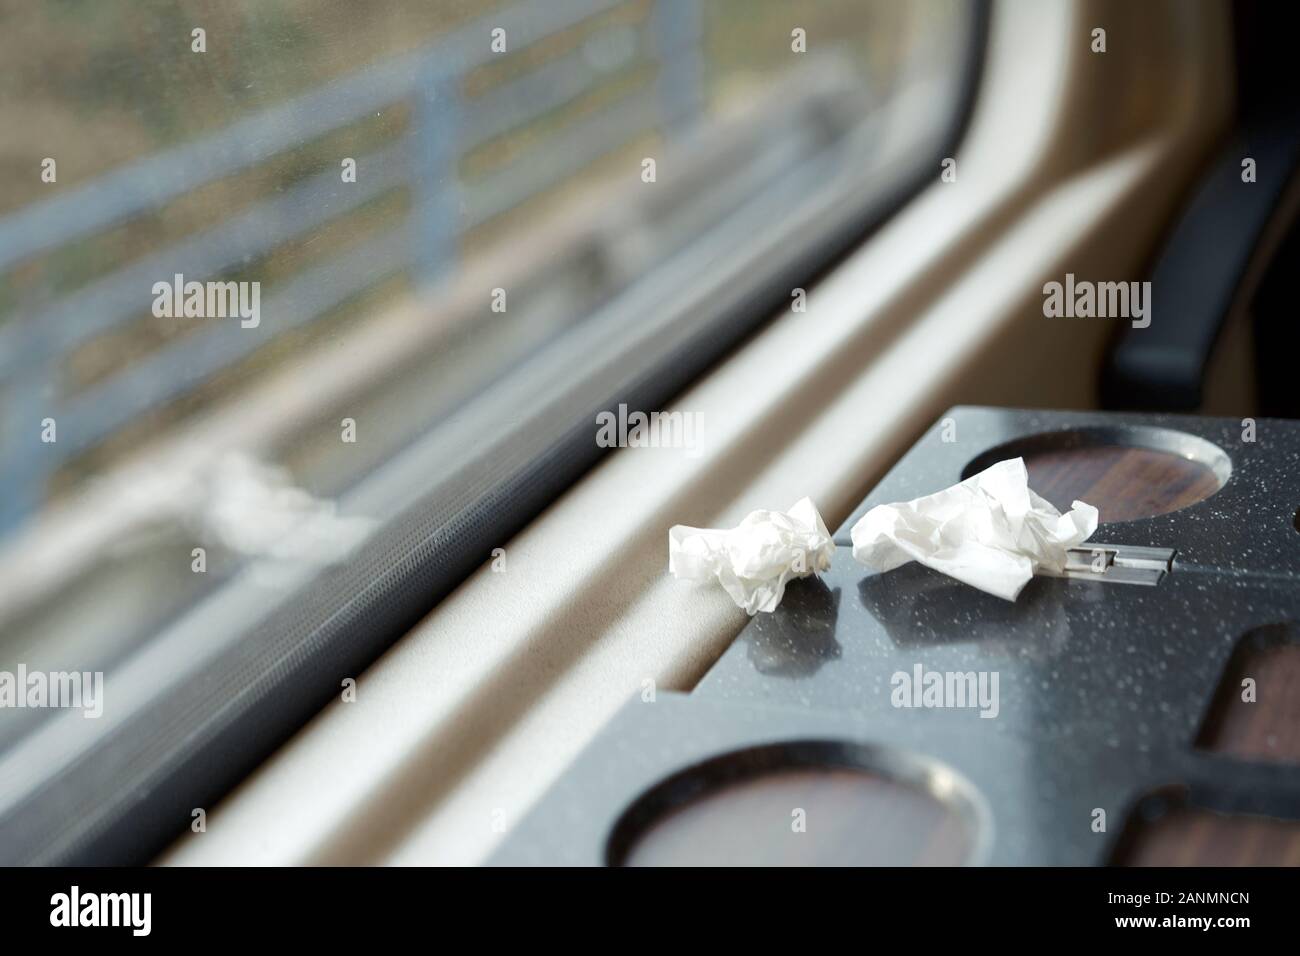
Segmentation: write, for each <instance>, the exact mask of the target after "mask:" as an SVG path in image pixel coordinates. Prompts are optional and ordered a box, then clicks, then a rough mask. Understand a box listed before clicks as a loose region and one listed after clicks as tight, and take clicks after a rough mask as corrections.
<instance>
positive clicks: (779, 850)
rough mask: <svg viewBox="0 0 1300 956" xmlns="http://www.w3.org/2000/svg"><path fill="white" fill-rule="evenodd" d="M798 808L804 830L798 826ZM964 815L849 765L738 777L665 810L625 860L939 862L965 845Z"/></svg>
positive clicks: (949, 861)
mask: <svg viewBox="0 0 1300 956" xmlns="http://www.w3.org/2000/svg"><path fill="white" fill-rule="evenodd" d="M796 811H803V823H804V829H803V831H802V832H799V831H798V830H797V829H796V823H797V822H798V819H797V818H798V814H797V813H796ZM970 845H971V841H970V835H969V833H968V830H967V826H966V822H965V821H964V820H963V819H962V817H961V816H960V814H959V813H958V812H957V811H955V810H954V809H953V808H950V807H948V806H946V805H944V804H943V803H942V802H940V801H939V800H938V799H936V798H935V797H933V796H931V795H930V794H929V793H927V792H925V791H924V790H922V789H919V788H916V787H911V786H908V785H906V784H902V783H898V782H895V781H893V780H890V779H888V778H887V777H884V776H880V775H877V774H872V773H868V772H865V771H861V770H854V769H846V768H835V767H828V768H810V767H799V768H789V769H781V770H773V771H769V772H767V773H764V774H762V775H761V776H755V777H751V778H748V779H743V780H739V781H736V782H733V783H730V784H728V785H726V786H723V787H721V788H719V789H716V790H712V791H708V792H706V793H705V794H703V795H702V796H699V797H697V798H696V799H694V800H692V801H690V802H688V803H686V804H684V805H683V806H680V807H678V808H676V809H674V810H671V811H669V812H668V813H666V814H665V815H664V816H662V817H661V818H659V819H658V820H656V821H655V822H653V823H652V824H651V825H650V826H649V827H648V828H647V829H646V831H645V832H644V833H642V834H641V836H640V838H639V839H638V840H637V841H636V842H635V843H634V844H633V845H632V847H631V849H630V850H629V852H628V854H627V856H626V858H625V860H624V861H623V862H624V865H626V866H814V865H815V866H944V865H957V864H961V863H962V862H964V861H965V859H966V856H967V854H968V853H969V851H970Z"/></svg>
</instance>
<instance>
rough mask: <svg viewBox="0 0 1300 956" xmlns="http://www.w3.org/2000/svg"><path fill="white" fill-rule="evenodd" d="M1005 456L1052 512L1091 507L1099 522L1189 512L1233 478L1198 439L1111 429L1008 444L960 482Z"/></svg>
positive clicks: (1219, 455)
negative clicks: (1018, 462)
mask: <svg viewBox="0 0 1300 956" xmlns="http://www.w3.org/2000/svg"><path fill="white" fill-rule="evenodd" d="M1007 458H1024V460H1025V468H1026V469H1027V470H1028V471H1029V487H1030V488H1032V489H1033V490H1034V491H1036V492H1037V493H1038V494H1040V495H1042V496H1043V497H1044V498H1046V499H1047V500H1048V501H1050V502H1051V503H1052V504H1053V505H1055V506H1056V507H1057V508H1058V509H1060V510H1061V511H1066V510H1068V509H1069V507H1070V505H1071V504H1072V503H1073V502H1074V501H1075V500H1076V499H1077V500H1079V501H1086V502H1087V503H1088V504H1090V505H1093V506H1094V507H1096V508H1097V510H1098V512H1099V513H1100V521H1101V523H1102V524H1110V523H1113V522H1117V521H1133V520H1135V519H1137V518H1150V517H1152V516H1154V515H1162V514H1168V513H1169V512H1171V511H1178V510H1180V509H1182V508H1187V507H1189V506H1191V505H1194V504H1196V503H1197V502H1199V501H1204V500H1205V499H1206V498H1208V497H1210V496H1211V495H1213V494H1214V493H1215V492H1216V491H1218V490H1219V489H1220V488H1222V487H1223V486H1224V485H1225V484H1226V483H1227V481H1228V477H1229V475H1231V473H1232V461H1231V459H1229V458H1228V456H1227V454H1226V453H1224V451H1223V450H1222V449H1221V448H1219V447H1218V446H1217V445H1214V444H1211V443H1210V442H1208V441H1206V440H1205V439H1203V438H1198V437H1197V436H1195V435H1189V434H1187V433H1185V432H1179V431H1174V430H1173V429H1168V428H1150V427H1145V426H1123V425H1116V426H1111V427H1101V428H1075V429H1069V430H1065V431H1059V432H1044V433H1041V434H1038V435H1030V436H1028V437H1026V438H1020V439H1017V440H1015V441H1011V442H1007V443H1006V444H1004V445H999V446H998V447H997V448H993V449H990V450H989V451H987V452H985V453H984V454H982V455H980V456H979V457H978V458H976V459H974V460H973V461H971V462H970V464H968V465H967V466H966V468H965V469H964V470H963V471H962V478H963V479H965V478H969V477H970V476H971V475H974V474H977V473H979V472H981V471H983V470H984V469H985V468H988V467H989V466H990V465H993V464H995V463H996V462H999V461H1003V460H1005V459H1007Z"/></svg>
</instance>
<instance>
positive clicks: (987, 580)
mask: <svg viewBox="0 0 1300 956" xmlns="http://www.w3.org/2000/svg"><path fill="white" fill-rule="evenodd" d="M1096 530H1097V509H1096V508H1094V507H1093V506H1092V505H1089V504H1085V503H1084V502H1082V501H1076V502H1074V505H1073V506H1072V507H1071V509H1070V511H1069V512H1068V513H1066V514H1061V513H1060V512H1059V511H1057V510H1056V508H1054V507H1053V506H1052V504H1051V503H1050V502H1048V501H1045V500H1044V499H1043V498H1040V497H1039V496H1038V495H1036V494H1034V492H1033V490H1032V489H1030V487H1029V473H1028V472H1027V471H1026V470H1025V461H1024V459H1023V458H1010V459H1007V460H1006V461H1000V462H998V463H997V464H996V465H993V466H992V467H990V468H986V469H985V470H984V471H981V472H980V473H979V474H978V475H972V476H971V477H970V478H967V479H966V480H965V481H963V482H961V483H960V484H957V485H953V486H952V487H951V488H946V489H944V490H943V491H939V492H936V493H935V494H932V495H926V496H925V497H922V498H917V499H916V500H914V501H905V502H899V503H896V504H889V505H877V506H876V507H874V508H872V509H871V510H870V511H868V512H867V513H866V514H865V515H863V516H862V519H861V520H860V521H858V523H857V524H855V525H854V526H853V530H852V532H851V534H852V537H853V557H854V558H856V559H857V560H858V561H860V562H861V563H863V564H865V565H867V566H868V567H871V568H875V569H876V570H877V571H889V570H891V569H893V568H896V567H898V566H899V565H900V564H906V563H907V562H908V561H919V562H920V563H921V564H924V565H925V566H926V567H929V568H934V569H935V570H936V571H941V572H942V573H944V574H947V575H949V576H950V577H954V578H956V579H957V580H958V581H962V582H964V583H966V584H969V585H971V586H972V587H976V588H979V589H980V590H981V591H987V592H988V593H989V594H995V595H997V596H998V597H1000V598H1004V599H1006V600H1008V601H1014V600H1015V599H1016V597H1017V596H1018V595H1019V594H1020V590H1021V588H1023V587H1024V586H1025V585H1026V584H1027V583H1028V582H1029V579H1030V578H1031V577H1033V574H1034V571H1035V570H1037V569H1039V568H1042V569H1045V570H1048V571H1053V572H1056V573H1060V572H1061V571H1062V570H1063V569H1064V568H1065V561H1066V551H1068V550H1069V549H1070V548H1073V547H1076V546H1078V545H1080V544H1082V543H1083V542H1084V541H1086V540H1088V538H1089V537H1090V536H1091V535H1092V533H1093V532H1094V531H1096Z"/></svg>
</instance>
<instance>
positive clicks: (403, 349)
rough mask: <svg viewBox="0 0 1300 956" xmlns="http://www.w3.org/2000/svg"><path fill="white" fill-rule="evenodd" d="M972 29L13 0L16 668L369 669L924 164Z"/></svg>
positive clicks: (8, 178) (8, 616)
mask: <svg viewBox="0 0 1300 956" xmlns="http://www.w3.org/2000/svg"><path fill="white" fill-rule="evenodd" d="M979 8H980V5H978V4H975V5H971V4H964V3H956V2H953V0H922V2H911V3H906V4H900V3H891V2H885V0H872V2H865V3H864V2H861V0H827V2H819V3H817V4H790V3H788V2H784V0H709V2H703V3H697V2H695V0H497V2H492V3H482V2H471V0H439V2H426V0H369V2H366V3H357V2H355V0H310V2H309V0H268V2H256V3H254V2H251V0H249V2H237V3H219V2H215V0H190V2H169V0H147V2H138V0H130V2H128V0H96V2H88V0H86V2H78V0H58V2H49V3H43V4H39V5H22V6H15V5H8V6H7V8H5V9H4V10H3V11H0V23H2V26H0V59H2V60H3V61H4V63H5V70H4V71H3V76H0V119H2V120H3V125H4V128H5V129H6V130H7V131H8V132H7V133H6V134H5V135H4V137H3V139H2V140H0V390H2V395H3V398H2V399H0V402H2V405H0V409H2V411H3V417H2V419H0V445H3V448H2V449H0V462H2V465H0V576H2V577H3V579H4V581H5V586H4V587H3V589H0V633H3V635H4V637H3V639H0V670H3V671H5V672H8V673H16V672H17V669H18V668H19V667H20V666H21V667H22V668H24V669H25V672H27V673H41V674H56V673H64V672H69V673H78V674H80V673H83V672H84V673H91V674H94V673H101V674H102V673H106V674H107V675H108V677H107V681H106V689H105V695H104V700H103V701H101V703H102V704H103V706H104V707H105V718H106V720H107V719H108V718H112V719H122V720H126V719H128V718H133V716H134V715H135V711H136V709H137V708H140V707H145V706H146V704H147V702H148V701H149V700H150V699H152V697H151V695H152V694H153V693H155V692H158V693H161V691H162V689H163V688H164V687H166V686H170V684H171V683H172V682H174V681H178V680H181V679H183V678H184V677H185V675H186V674H187V673H190V671H189V670H187V668H186V667H181V666H175V667H172V666H170V665H169V666H168V668H167V669H166V670H165V671H164V672H162V673H156V674H155V677H156V680H155V681H154V682H153V683H152V684H151V683H150V682H149V681H145V682H143V683H130V681H129V679H128V678H127V677H122V678H121V679H120V686H121V687H122V688H123V690H121V691H118V693H117V694H116V695H115V685H118V684H119V681H117V680H115V679H114V676H113V675H114V674H115V673H122V674H127V673H128V672H131V668H132V667H136V668H145V670H146V671H148V669H149V668H150V667H154V666H157V667H162V666H163V665H161V664H149V665H148V666H146V664H145V663H142V662H144V661H153V660H154V659H155V658H154V655H157V654H161V653H162V651H161V650H160V648H161V647H162V646H164V645H165V644H166V641H165V640H164V638H165V637H166V636H167V635H169V634H171V635H173V637H175V635H177V634H184V635H185V638H184V640H185V643H186V649H185V654H184V655H183V657H184V659H185V660H186V661H190V662H195V663H194V666H199V665H198V663H197V662H200V661H203V662H207V663H205V664H204V665H203V666H204V667H207V666H210V665H211V664H212V662H213V661H214V660H221V659H222V657H221V655H223V654H233V653H235V651H234V650H233V648H235V647H237V646H238V642H239V639H240V636H241V635H243V634H245V633H247V632H248V631H249V630H250V629H253V628H259V627H260V628H263V629H264V630H263V631H261V632H259V633H262V634H263V635H264V636H265V635H275V636H276V639H277V640H278V639H281V638H283V639H284V640H290V639H291V638H289V637H285V635H286V634H289V633H292V634H294V635H298V636H300V637H303V639H304V640H306V639H307V638H306V637H305V636H303V635H307V634H309V633H311V634H314V633H317V631H316V630H314V628H315V625H314V624H313V623H311V622H312V621H317V618H318V619H319V620H318V621H317V623H319V624H320V626H322V627H325V626H326V625H328V626H329V627H336V628H342V629H343V630H348V629H356V628H357V627H361V626H363V625H362V624H361V623H360V622H365V623H364V628H365V629H366V632H367V633H368V634H374V635H377V636H376V637H375V638H374V641H375V643H373V644H372V645H363V647H364V649H363V650H362V651H361V657H360V658H359V659H358V663H360V662H361V661H362V660H363V659H364V658H365V656H366V654H371V655H373V653H375V652H377V649H379V648H380V647H381V646H382V644H383V642H384V641H391V640H393V639H395V637H396V636H397V635H398V634H400V632H401V629H402V627H403V626H409V624H410V623H411V622H412V620H413V619H415V618H416V617H418V615H419V614H420V613H421V612H422V611H424V610H427V609H428V608H429V607H430V606H432V604H433V603H434V602H435V601H436V599H437V597H438V595H439V594H440V593H445V591H446V590H447V589H449V588H450V587H451V586H452V585H453V584H454V583H455V581H456V580H458V579H459V577H463V576H464V574H465V573H466V572H467V571H468V570H470V569H472V567H473V566H474V565H475V564H477V563H479V562H481V561H483V560H484V559H485V558H487V557H488V555H489V554H490V553H491V546H492V545H493V544H495V543H499V541H500V539H501V536H502V535H504V534H507V533H508V532H509V530H510V529H512V528H517V527H518V526H519V525H520V523H521V522H523V521H525V520H526V519H527V517H528V516H529V515H530V514H533V513H535V512H536V510H538V508H540V507H541V506H542V505H544V504H545V503H546V501H548V500H550V499H552V498H554V496H555V495H556V494H558V492H559V491H560V490H562V488H563V487H564V485H565V483H566V482H571V481H572V480H573V479H574V478H575V477H576V475H577V474H578V473H579V472H580V471H581V469H582V468H584V467H587V466H589V465H590V464H591V463H592V462H593V461H594V460H595V457H596V455H598V454H599V453H600V451H601V448H600V446H598V444H597V442H596V440H595V439H596V434H597V431H598V429H597V427H596V425H595V421H596V419H595V418H593V415H595V414H597V413H599V412H601V411H602V410H605V411H609V410H613V409H616V408H618V407H619V405H625V406H628V407H631V408H632V409H633V410H634V412H635V411H637V410H640V411H642V412H649V411H651V410H652V409H653V407H654V404H655V403H656V402H658V401H662V400H664V399H666V398H668V397H670V396H671V394H672V393H673V391H674V390H676V389H680V388H681V387H682V385H684V384H685V383H686V382H687V381H689V380H690V379H691V378H692V377H693V376H695V375H697V374H698V373H699V372H700V371H702V370H703V369H704V368H705V367H706V366H707V364H708V363H709V362H710V361H712V359H713V358H715V357H716V356H717V355H719V354H721V352H722V350H724V349H725V348H727V347H729V346H730V345H732V344H734V342H736V341H737V340H738V338H739V337H740V336H741V335H743V334H745V332H747V331H748V330H750V329H752V328H754V327H756V325H757V323H758V322H759V321H763V320H766V319H767V318H768V317H770V316H771V315H773V314H776V313H779V312H780V311H781V310H782V309H789V308H798V296H799V290H800V288H801V287H802V285H803V284H804V283H805V282H806V281H807V280H809V279H811V278H812V277H813V275H814V274H815V272H816V271H817V270H818V269H821V268H823V267H824V266H826V265H827V264H828V263H829V262H830V261H831V260H832V259H833V257H835V256H836V255H838V254H839V253H840V252H841V251H843V250H844V249H846V248H848V246H849V244H850V243H852V242H854V241H857V240H859V239H860V238H861V237H862V236H863V235H864V234H865V232H866V231H867V230H868V229H870V228H871V227H872V226H873V225H874V224H875V223H877V222H879V221H880V220H881V218H882V217H883V216H884V215H885V214H887V213H888V212H889V211H890V210H891V209H893V208H895V207H896V206H897V205H898V204H899V203H901V202H902V201H903V200H904V199H905V198H906V196H907V195H908V193H909V191H910V190H912V189H914V188H915V187H916V186H917V185H919V182H920V181H921V179H929V178H930V176H929V170H931V169H934V170H937V169H939V168H940V163H941V161H942V160H943V159H944V158H945V157H946V156H947V155H948V153H949V151H950V150H951V148H952V146H953V145H954V143H955V137H956V134H957V132H958V131H959V128H960V125H961V121H962V118H963V116H964V113H965V110H966V106H967V104H968V101H969V94H970V90H971V86H972V80H971V70H972V64H973V63H974V62H975V61H976V60H977V56H976V53H977V51H978V48H979V43H978V38H979V36H980V26H979V24H980V13H979ZM899 156H907V157H908V162H907V163H906V164H903V165H904V166H905V167H906V169H903V168H901V167H899V166H898V164H896V163H895V164H892V165H891V159H896V158H897V157H899ZM926 157H929V158H928V159H925V158H926ZM922 159H925V161H924V162H922V161H921V160H922ZM918 173H919V174H920V178H918ZM791 290H796V291H795V292H792V291H791ZM792 296H793V299H792ZM575 442H576V443H577V444H576V445H575V444H574V443H575ZM575 448H576V449H577V450H576V451H575V450H574V449H575ZM412 456H415V457H414V458H413V457H412ZM484 456H488V457H484ZM412 460H415V461H418V462H426V463H427V467H425V466H420V467H419V468H417V469H416V472H417V473H418V474H419V475H420V478H419V480H418V481H415V482H412V481H410V480H408V479H404V478H401V477H400V476H401V475H409V474H411V473H412V472H411V470H410V469H409V468H408V469H407V470H406V471H400V470H398V471H394V470H393V469H394V468H395V467H396V465H395V463H398V462H402V461H405V462H407V463H408V464H409V463H410V462H411V461H412ZM511 481H515V484H514V485H510V484H509V483H510V482H511ZM430 496H433V497H432V498H431V497H430ZM431 500H436V501H437V502H438V503H439V504H438V506H439V507H443V508H445V509H449V510H447V511H446V512H445V513H444V512H439V513H438V514H437V515H436V516H435V517H436V520H435V517H429V514H430V512H429V510H428V502H429V501H431ZM501 502H507V503H508V504H506V505H503V504H501ZM413 509H414V510H413ZM422 509H423V510H422ZM485 514H488V515H489V516H490V517H488V518H484V517H483V516H484V515H485ZM412 515H423V516H424V517H423V518H413V517H412ZM485 522H486V525H488V527H485ZM322 577H325V578H328V579H329V583H328V585H327V586H326V589H327V592H328V601H352V602H354V603H353V604H351V605H349V607H354V608H355V607H356V605H355V602H356V601H362V602H365V601H369V600H371V599H375V600H378V599H379V598H378V596H380V595H382V596H383V600H384V602H385V604H384V608H383V610H382V612H378V613H371V612H370V611H364V612H363V611H360V610H358V611H356V612H355V613H356V615H357V616H356V617H351V618H348V617H346V616H340V613H341V612H340V610H339V607H336V606H333V605H330V607H331V608H332V610H330V609H326V607H325V605H324V604H321V603H320V600H318V599H317V598H312V599H311V600H312V601H314V602H315V603H312V604H311V606H312V607H315V608H317V609H318V613H317V612H312V613H315V614H317V617H316V618H312V617H311V616H310V615H308V616H306V617H304V613H305V612H302V610H301V608H300V609H299V610H297V611H294V612H292V613H289V612H284V614H285V615H287V616H284V617H281V618H276V617H275V615H276V614H277V613H280V612H281V609H282V608H283V607H284V606H285V602H286V601H289V600H290V599H293V598H295V596H301V595H302V594H303V593H304V589H306V588H309V587H311V586H319V582H320V580H321V579H322ZM318 597H319V594H318ZM328 601H327V603H328ZM309 603H310V602H309ZM196 609H206V610H205V611H203V613H204V614H206V615H207V616H206V617H205V618H203V620H204V621H206V622H207V623H206V624H203V623H201V622H200V621H199V620H198V619H196V618H195V617H194V615H195V614H197V613H199V611H198V610H196ZM286 621H287V622H289V623H285V622H286ZM343 621H346V624H343V623H340V622H343ZM277 622H278V623H277ZM340 633H342V632H341V631H340ZM175 639H177V640H179V638H175ZM294 639H296V638H294ZM333 639H335V638H331V639H330V640H333ZM337 639H338V640H342V638H341V637H338V638H337ZM321 640H322V641H324V643H321V644H320V645H319V646H317V645H312V647H314V648H315V650H316V651H317V652H318V653H320V654H325V653H326V652H325V648H326V646H327V645H328V644H329V641H327V640H325V639H324V638H322V639H321ZM354 646H355V645H354ZM277 647H278V651H277V652H276V653H278V654H279V657H278V658H276V659H277V660H280V659H288V660H291V661H293V660H298V659H299V657H302V658H303V659H306V658H309V657H310V656H311V655H310V654H309V653H307V650H306V649H305V646H304V647H303V648H298V650H297V651H294V650H291V649H290V645H288V644H284V645H277ZM295 647H296V645H295ZM268 653H269V652H268ZM164 656H165V655H164ZM162 659H163V658H161V657H160V658H157V660H162ZM166 659H167V660H173V659H174V658H171V657H168V658H166ZM205 673H207V674H208V675H209V676H210V674H211V671H205ZM265 673H266V674H267V675H270V676H271V677H277V675H278V672H277V671H275V669H274V667H272V666H270V663H269V662H268V665H267V668H266V670H265ZM131 680H133V679H131ZM333 684H334V681H333V680H332V678H331V679H330V680H329V681H328V682H327V684H319V685H314V686H316V687H317V690H316V691H315V692H314V694H313V695H309V696H310V700H307V699H304V700H302V701H300V705H301V706H300V707H299V716H302V715H304V714H306V713H308V712H309V711H310V710H311V708H312V707H313V706H319V704H320V703H321V702H322V700H323V699H324V698H325V696H328V694H330V693H332V690H331V689H330V688H331V687H332V686H333ZM128 686H130V687H132V688H143V687H146V686H151V687H152V688H153V690H143V689H142V690H140V691H139V695H138V696H135V694H136V691H135V690H131V691H130V692H129V693H128V692H127V691H126V690H125V688H127V687H128ZM115 697H116V701H118V702H121V703H120V704H118V705H117V706H118V707H121V708H122V709H121V710H117V714H116V716H115V714H114V712H115V709H116V708H115ZM128 699H129V701H130V704H129V706H128V704H127V703H126V702H127V700H128ZM146 709H147V708H146ZM55 712H56V711H53V710H51V709H48V708H46V709H42V708H34V709H29V710H14V711H9V712H6V714H5V716H4V718H3V721H2V722H0V755H3V753H4V752H5V750H7V749H10V748H14V747H17V745H18V744H19V743H20V742H21V741H23V740H24V739H25V738H27V737H28V736H29V735H30V734H31V733H33V732H34V731H35V730H37V729H40V728H41V727H43V726H44V724H46V723H48V722H49V721H50V717H51V714H53V713H55ZM87 723H88V724H92V723H94V722H87ZM78 732H79V733H86V732H87V731H85V730H81V731H78Z"/></svg>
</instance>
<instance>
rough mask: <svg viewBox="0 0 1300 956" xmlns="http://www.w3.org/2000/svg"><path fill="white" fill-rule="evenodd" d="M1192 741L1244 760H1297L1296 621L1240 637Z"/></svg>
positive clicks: (1299, 658) (1299, 664)
mask: <svg viewBox="0 0 1300 956" xmlns="http://www.w3.org/2000/svg"><path fill="white" fill-rule="evenodd" d="M1246 681H1250V684H1249V685H1247V684H1246V683H1245V682H1246ZM1196 744H1197V746H1198V747H1201V748H1202V749H1205V750H1213V751H1215V752H1216V753H1221V754H1226V755H1228V756H1232V757H1240V758H1242V759H1243V760H1274V761H1279V762H1285V763H1300V625H1296V624H1272V625H1266V626H1264V627H1260V628H1256V629H1255V630H1253V631H1251V632H1250V633H1249V634H1247V635H1246V636H1245V637H1244V638H1243V639H1242V641H1241V643H1240V644H1239V645H1238V647H1237V650H1236V652H1235V653H1234V654H1233V655H1232V659H1231V661H1230V662H1229V663H1228V667H1227V669H1226V670H1225V671H1224V674H1223V679H1222V680H1221V681H1220V682H1219V689H1218V692H1217V693H1216V694H1215V697H1214V704H1213V705H1212V707H1211V708H1210V712H1209V715H1208V716H1207V717H1206V720H1205V725H1204V726H1203V727H1202V728H1201V733H1200V736H1199V737H1198V738H1197V741H1196Z"/></svg>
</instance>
